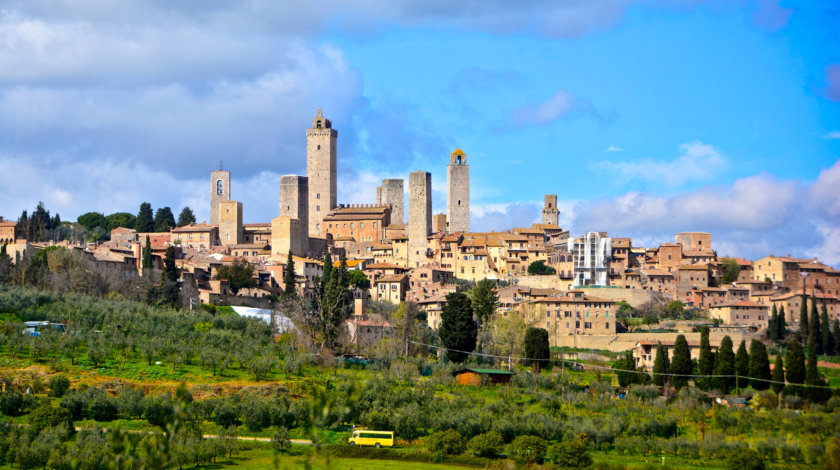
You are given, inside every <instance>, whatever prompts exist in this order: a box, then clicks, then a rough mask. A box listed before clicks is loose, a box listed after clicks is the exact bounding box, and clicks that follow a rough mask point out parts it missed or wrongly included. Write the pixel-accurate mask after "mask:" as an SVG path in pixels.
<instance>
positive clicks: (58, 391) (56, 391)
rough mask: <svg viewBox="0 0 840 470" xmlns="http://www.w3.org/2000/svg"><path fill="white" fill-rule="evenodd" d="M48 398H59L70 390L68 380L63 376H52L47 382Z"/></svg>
mask: <svg viewBox="0 0 840 470" xmlns="http://www.w3.org/2000/svg"><path fill="white" fill-rule="evenodd" d="M49 387H50V396H51V397H56V398H61V397H63V396H64V394H65V393H67V390H69V389H70V379H68V378H67V377H66V376H64V375H54V376H52V377H50V381H49Z"/></svg>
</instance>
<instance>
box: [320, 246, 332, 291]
mask: <svg viewBox="0 0 840 470" xmlns="http://www.w3.org/2000/svg"><path fill="white" fill-rule="evenodd" d="M332 270H333V261H332V256H330V252H329V251H328V252H326V253H324V272H323V274H322V275H321V293H323V292H324V289H326V288H327V284H329V282H330V276H331V275H332Z"/></svg>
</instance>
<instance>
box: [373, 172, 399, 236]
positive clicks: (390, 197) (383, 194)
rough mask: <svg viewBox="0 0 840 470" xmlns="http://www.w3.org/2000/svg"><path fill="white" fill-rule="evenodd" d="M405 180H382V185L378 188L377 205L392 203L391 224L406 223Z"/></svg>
mask: <svg viewBox="0 0 840 470" xmlns="http://www.w3.org/2000/svg"><path fill="white" fill-rule="evenodd" d="M403 183H404V182H403V180H400V179H390V180H382V186H378V187H377V188H376V205H377V206H387V205H388V204H390V205H391V224H396V225H402V224H404V223H405V214H404V212H403V208H404V207H405V190H404V189H403Z"/></svg>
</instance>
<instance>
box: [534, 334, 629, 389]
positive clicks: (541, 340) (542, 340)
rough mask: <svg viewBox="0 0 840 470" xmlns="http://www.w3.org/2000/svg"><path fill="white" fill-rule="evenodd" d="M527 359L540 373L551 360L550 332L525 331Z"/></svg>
mask: <svg viewBox="0 0 840 470" xmlns="http://www.w3.org/2000/svg"><path fill="white" fill-rule="evenodd" d="M525 357H527V358H528V359H530V360H531V361H530V362H531V367H532V368H533V369H534V370H536V371H537V372H539V371H540V369H541V368H542V366H543V364H544V363H545V362H546V361H547V360H548V359H550V358H551V349H550V348H549V345H548V330H546V329H544V328H534V327H528V329H527V330H525ZM630 360H631V361H632V360H633V357H632V356H630ZM634 366H635V363H634ZM635 369H636V368H635V367H633V370H635ZM620 384H621V375H620V374H619V385H620ZM622 386H626V385H622Z"/></svg>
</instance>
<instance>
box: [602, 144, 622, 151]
mask: <svg viewBox="0 0 840 470" xmlns="http://www.w3.org/2000/svg"><path fill="white" fill-rule="evenodd" d="M601 151H602V152H623V151H624V149H623V148H621V147H616V146H615V145H610V146H609V147H607V148H605V149H604V150H601Z"/></svg>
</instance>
